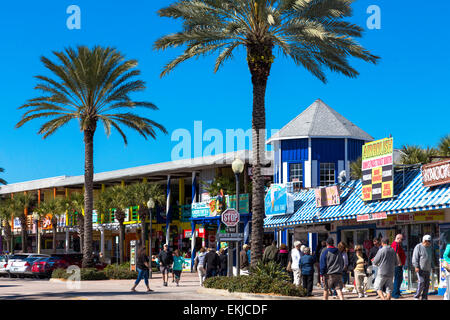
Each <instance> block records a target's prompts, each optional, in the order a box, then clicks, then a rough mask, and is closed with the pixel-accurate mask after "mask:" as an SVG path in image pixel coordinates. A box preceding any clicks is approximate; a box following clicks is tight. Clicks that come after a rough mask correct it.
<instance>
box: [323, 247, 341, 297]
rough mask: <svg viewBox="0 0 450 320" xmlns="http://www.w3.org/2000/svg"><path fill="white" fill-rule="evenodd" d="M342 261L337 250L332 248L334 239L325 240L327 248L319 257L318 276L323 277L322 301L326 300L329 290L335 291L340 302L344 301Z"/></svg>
mask: <svg viewBox="0 0 450 320" xmlns="http://www.w3.org/2000/svg"><path fill="white" fill-rule="evenodd" d="M343 270H344V259H343V257H342V254H341V252H340V251H339V249H338V248H336V247H335V246H334V239H333V238H328V239H327V247H326V249H324V250H323V251H322V253H321V255H320V274H321V275H322V276H323V277H324V288H323V299H324V300H328V296H329V292H328V291H329V289H336V292H337V294H338V297H339V299H340V300H344V295H343V293H342V288H343V287H344V283H343V281H342V273H343Z"/></svg>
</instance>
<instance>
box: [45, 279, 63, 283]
mask: <svg viewBox="0 0 450 320" xmlns="http://www.w3.org/2000/svg"><path fill="white" fill-rule="evenodd" d="M49 282H55V283H66V282H67V279H62V278H59V279H57V278H51V279H50V280H49Z"/></svg>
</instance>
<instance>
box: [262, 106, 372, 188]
mask: <svg viewBox="0 0 450 320" xmlns="http://www.w3.org/2000/svg"><path fill="white" fill-rule="evenodd" d="M373 140H374V139H373V137H372V136H370V135H369V134H367V133H366V132H364V131H363V130H361V129H360V128H359V127H357V126H356V125H354V124H353V123H352V122H351V121H349V120H347V119H346V118H344V117H343V116H342V115H340V114H339V113H337V112H336V111H335V110H333V109H332V108H331V107H329V106H328V105H327V104H325V103H324V102H323V101H322V100H320V99H318V100H316V101H315V102H314V103H313V104H312V105H310V106H309V107H308V108H307V109H306V110H305V111H303V112H302V113H301V114H299V115H298V116H297V117H296V118H295V119H293V120H292V121H290V122H289V123H288V124H287V125H285V126H284V127H283V128H282V129H281V130H280V131H278V132H277V133H276V134H274V135H273V136H272V137H271V138H270V139H269V140H268V141H267V142H266V143H268V144H272V146H273V150H274V182H275V183H282V184H285V183H287V182H292V183H293V187H294V190H298V189H302V188H314V187H318V186H327V185H330V184H335V183H337V180H338V175H339V173H340V172H342V171H343V170H345V172H346V176H347V179H349V177H350V163H351V162H352V161H355V160H356V159H358V157H360V156H361V153H362V145H363V144H364V143H366V142H368V141H373Z"/></svg>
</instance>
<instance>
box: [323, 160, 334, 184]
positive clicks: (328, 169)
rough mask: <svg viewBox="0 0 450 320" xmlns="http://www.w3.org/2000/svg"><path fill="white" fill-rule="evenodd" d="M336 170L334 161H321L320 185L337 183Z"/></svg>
mask: <svg viewBox="0 0 450 320" xmlns="http://www.w3.org/2000/svg"><path fill="white" fill-rule="evenodd" d="M335 182H336V172H335V168H334V163H321V164H320V186H321V187H324V186H329V185H332V184H335Z"/></svg>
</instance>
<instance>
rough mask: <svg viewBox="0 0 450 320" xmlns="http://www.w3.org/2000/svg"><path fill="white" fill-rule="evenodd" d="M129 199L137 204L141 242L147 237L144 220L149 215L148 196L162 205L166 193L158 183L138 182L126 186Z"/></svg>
mask: <svg viewBox="0 0 450 320" xmlns="http://www.w3.org/2000/svg"><path fill="white" fill-rule="evenodd" d="M128 188H129V194H130V196H131V201H132V203H133V204H134V205H138V206H139V219H140V220H141V225H142V230H143V232H142V239H141V240H142V243H143V244H145V240H147V239H148V233H147V225H146V220H147V218H148V217H149V208H148V206H147V202H148V200H149V199H150V198H152V199H153V201H154V202H155V204H157V205H161V206H162V205H163V204H164V203H165V199H166V195H165V192H164V190H163V189H162V188H161V186H160V185H159V184H155V183H148V182H139V183H134V184H132V185H129V186H128Z"/></svg>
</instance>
